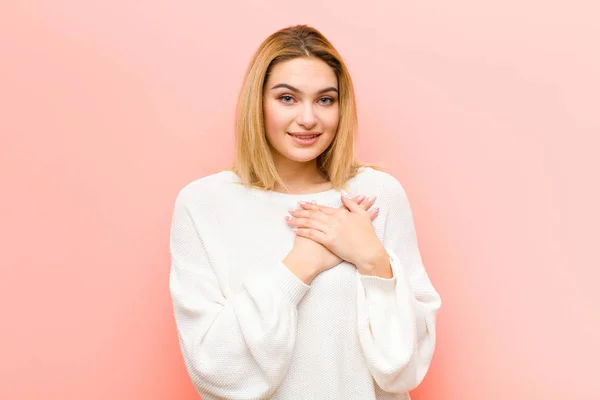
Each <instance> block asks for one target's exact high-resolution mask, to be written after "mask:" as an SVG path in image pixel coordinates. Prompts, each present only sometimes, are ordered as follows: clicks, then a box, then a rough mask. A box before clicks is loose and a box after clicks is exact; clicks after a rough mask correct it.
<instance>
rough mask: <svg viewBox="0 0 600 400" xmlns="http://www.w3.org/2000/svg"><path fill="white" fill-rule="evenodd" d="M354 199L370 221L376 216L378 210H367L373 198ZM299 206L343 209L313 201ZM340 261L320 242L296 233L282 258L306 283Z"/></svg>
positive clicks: (360, 197)
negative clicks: (287, 251) (292, 242)
mask: <svg viewBox="0 0 600 400" xmlns="http://www.w3.org/2000/svg"><path fill="white" fill-rule="evenodd" d="M354 201H355V203H356V204H357V205H358V207H359V208H360V209H361V210H363V211H364V212H366V213H367V214H368V215H369V217H370V220H371V221H372V220H373V219H375V217H377V215H378V211H379V210H373V211H367V210H369V209H370V208H371V206H372V205H373V203H374V202H375V198H367V199H365V197H364V196H358V197H356V198H355V200H354ZM300 206H301V207H302V208H303V209H304V210H319V209H322V210H323V211H324V212H329V213H333V212H336V211H337V210H340V209H345V206H342V207H340V208H331V207H325V206H318V205H316V204H314V203H301V204H300ZM287 218H289V217H286V219H287ZM342 261H343V260H342V259H341V258H340V257H338V256H337V255H335V254H334V253H332V252H331V251H329V250H328V249H327V248H326V247H325V246H323V245H322V244H320V243H318V242H316V241H314V240H311V239H309V238H306V237H302V236H298V235H296V238H295V239H294V247H293V248H292V250H291V251H290V253H289V254H288V256H287V257H286V258H285V259H284V260H283V263H284V264H285V265H286V266H287V267H288V268H289V269H290V270H291V271H292V272H293V273H295V274H296V276H298V277H299V278H300V279H302V280H303V281H304V282H305V283H306V284H310V282H311V281H312V280H313V279H314V278H315V277H316V276H317V275H318V274H320V273H321V272H323V271H325V270H328V269H330V268H332V267H334V266H336V265H338V264H339V263H341V262H342Z"/></svg>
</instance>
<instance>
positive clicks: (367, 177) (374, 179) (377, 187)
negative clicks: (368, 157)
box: [355, 167, 406, 200]
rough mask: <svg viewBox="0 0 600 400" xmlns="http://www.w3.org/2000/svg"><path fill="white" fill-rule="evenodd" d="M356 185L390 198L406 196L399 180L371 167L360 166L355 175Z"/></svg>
mask: <svg viewBox="0 0 600 400" xmlns="http://www.w3.org/2000/svg"><path fill="white" fill-rule="evenodd" d="M355 179H356V180H357V184H358V186H359V187H360V188H361V189H362V188H365V189H367V190H368V191H370V192H375V193H373V194H375V195H377V196H379V197H384V198H387V199H388V200H391V199H396V200H397V199H398V198H400V199H402V198H406V191H405V190H404V187H403V186H402V184H401V183H400V181H399V180H398V179H397V178H396V177H394V176H393V175H392V174H390V173H388V172H385V171H381V170H377V169H374V168H371V167H361V168H360V170H359V173H358V175H357V176H356V177H355Z"/></svg>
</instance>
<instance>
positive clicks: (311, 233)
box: [296, 228, 330, 249]
mask: <svg viewBox="0 0 600 400" xmlns="http://www.w3.org/2000/svg"><path fill="white" fill-rule="evenodd" d="M296 235H298V236H302V237H305V238H308V239H312V240H314V241H315V242H317V243H320V244H322V245H323V246H325V247H326V248H328V249H329V245H330V242H329V236H327V235H326V234H324V233H323V232H321V231H318V230H316V229H307V228H299V229H296Z"/></svg>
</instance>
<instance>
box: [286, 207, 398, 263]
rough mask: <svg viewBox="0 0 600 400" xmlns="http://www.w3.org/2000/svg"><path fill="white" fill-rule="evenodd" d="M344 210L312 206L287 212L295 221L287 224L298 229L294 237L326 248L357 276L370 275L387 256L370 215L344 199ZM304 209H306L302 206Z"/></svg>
mask: <svg viewBox="0 0 600 400" xmlns="http://www.w3.org/2000/svg"><path fill="white" fill-rule="evenodd" d="M342 202H343V204H344V207H340V208H337V209H332V208H329V207H322V206H315V207H310V209H303V210H290V214H291V215H292V216H294V217H295V218H291V219H289V220H288V224H289V225H290V226H292V227H295V228H297V230H296V235H297V236H302V237H304V238H307V239H311V240H313V241H315V242H317V243H319V244H321V245H322V246H324V247H326V248H327V249H328V250H329V251H330V252H331V253H333V254H335V255H336V256H338V257H339V258H341V259H343V260H346V261H348V262H350V263H352V264H354V265H355V266H356V267H357V269H358V270H359V272H361V273H362V272H365V273H369V274H370V273H371V272H372V271H371V270H372V269H373V267H374V266H375V265H377V266H380V265H382V263H385V260H386V259H387V252H386V250H385V248H384V247H383V244H382V243H381V241H380V240H379V238H378V237H377V235H376V233H375V229H374V228H373V225H372V223H371V222H372V220H373V218H371V215H372V213H373V212H377V211H378V210H373V211H370V212H368V211H366V210H365V209H364V208H362V207H361V206H360V205H359V204H358V203H357V202H356V201H354V200H352V199H348V198H345V197H343V198H342ZM303 208H305V206H303Z"/></svg>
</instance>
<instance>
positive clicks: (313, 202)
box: [309, 200, 317, 204]
mask: <svg viewBox="0 0 600 400" xmlns="http://www.w3.org/2000/svg"><path fill="white" fill-rule="evenodd" d="M309 203H310V204H317V202H316V201H315V200H311V201H309Z"/></svg>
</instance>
